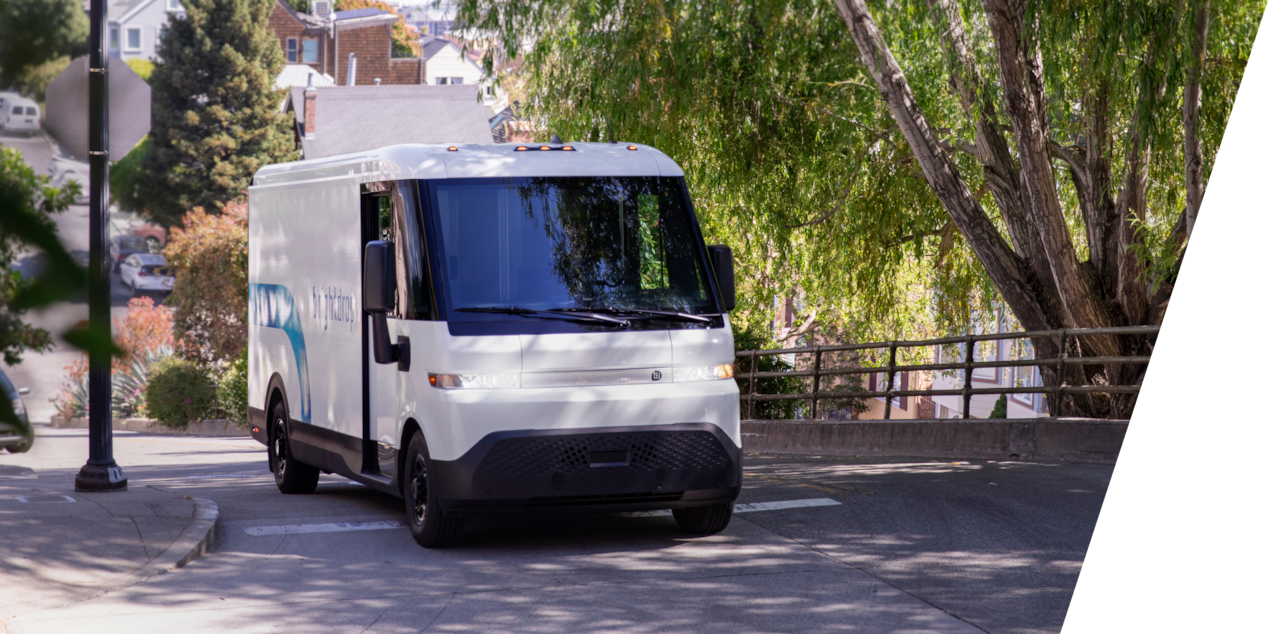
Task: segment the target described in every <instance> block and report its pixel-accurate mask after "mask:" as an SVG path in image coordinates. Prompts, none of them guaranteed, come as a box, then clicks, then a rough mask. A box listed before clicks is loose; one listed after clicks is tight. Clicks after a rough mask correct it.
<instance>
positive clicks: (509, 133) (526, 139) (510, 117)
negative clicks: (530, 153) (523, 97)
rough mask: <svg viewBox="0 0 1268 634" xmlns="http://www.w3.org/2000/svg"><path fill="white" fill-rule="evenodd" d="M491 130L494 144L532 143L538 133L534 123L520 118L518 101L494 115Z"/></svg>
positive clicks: (490, 122)
mask: <svg viewBox="0 0 1268 634" xmlns="http://www.w3.org/2000/svg"><path fill="white" fill-rule="evenodd" d="M489 130H491V131H492V132H493V142H494V143H531V142H532V141H533V138H534V136H535V134H534V133H535V132H537V129H536V126H534V125H533V122H532V121H530V120H528V119H523V118H521V117H520V102H518V101H516V102H515V103H513V104H511V105H509V106H507V107H505V108H503V109H502V110H501V112H498V113H497V114H495V115H493V118H491V119H489Z"/></svg>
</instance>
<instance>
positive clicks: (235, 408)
mask: <svg viewBox="0 0 1268 634" xmlns="http://www.w3.org/2000/svg"><path fill="white" fill-rule="evenodd" d="M216 399H217V400H218V401H219V402H220V409H222V410H224V412H225V418H228V419H229V420H231V421H233V422H234V423H235V424H237V425H239V426H241V427H246V426H247V351H246V350H243V351H242V354H240V355H238V358H237V359H234V361H233V363H230V364H229V367H228V368H227V369H226V370H225V372H224V374H221V375H220V378H219V379H218V380H217V385H216Z"/></svg>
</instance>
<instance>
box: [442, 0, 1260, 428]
mask: <svg viewBox="0 0 1268 634" xmlns="http://www.w3.org/2000/svg"><path fill="white" fill-rule="evenodd" d="M1262 12H1263V2H1262V1H1259V2H1254V3H1240V2H1231V1H1228V0H1169V1H1165V2H1163V1H1151V0H1129V1H1128V2H1115V1H1110V0H1090V1H1089V0H1030V1H1024V0H964V1H963V2H959V1H957V0H906V1H904V0H895V1H893V2H885V3H879V2H873V3H872V6H871V7H869V6H868V5H867V4H865V2H864V0H835V4H830V3H827V2H815V1H812V0H782V1H775V0H730V1H727V0H695V1H692V2H677V1H673V0H668V1H664V2H654V3H653V2H630V1H623V0H585V1H581V0H549V1H545V2H539V3H519V2H515V1H513V0H463V2H462V3H461V5H460V10H459V13H458V16H457V17H458V20H459V21H460V22H464V23H465V24H467V25H469V26H471V27H473V29H474V30H478V31H481V32H485V33H490V34H494V35H495V36H496V37H497V38H498V40H499V41H500V42H501V44H502V47H503V48H502V50H500V51H495V53H496V54H499V55H507V56H512V57H514V56H520V55H522V56H523V58H524V68H525V69H526V70H527V71H528V72H527V75H528V86H527V89H528V91H529V94H530V96H531V99H530V104H529V107H530V108H531V109H532V110H533V114H534V115H535V116H536V117H538V118H539V119H540V120H541V121H543V122H545V123H546V127H547V128H548V129H549V131H550V132H558V133H560V134H561V135H562V136H564V137H565V138H569V139H582V138H586V139H591V140H608V139H619V140H636V141H643V142H647V143H652V144H655V145H657V146H658V147H660V148H661V149H664V150H665V151H666V152H668V153H669V154H670V155H671V156H673V157H674V158H675V159H677V160H679V161H680V162H681V163H682V164H683V167H684V169H685V171H686V173H687V177H688V181H689V184H690V186H691V187H692V190H693V194H694V196H695V197H696V199H697V203H698V207H699V209H700V211H701V216H702V221H703V224H704V227H705V231H706V233H708V234H710V235H709V238H710V239H711V240H720V241H727V242H730V243H732V244H733V246H736V247H737V259H738V266H739V271H740V275H739V277H740V278H741V279H742V280H743V282H742V287H743V288H742V289H741V297H742V298H744V299H742V301H747V303H746V304H743V305H742V311H741V314H740V315H739V317H740V319H741V321H743V320H745V319H747V320H749V321H751V322H762V321H765V320H766V319H768V318H769V313H770V308H771V301H770V300H771V298H772V297H774V296H776V295H789V294H792V293H794V292H795V293H799V294H801V296H802V297H803V299H804V302H805V304H804V308H803V310H802V313H803V315H805V316H806V318H807V320H809V319H810V318H811V317H812V316H813V318H814V319H816V320H818V321H819V322H821V323H824V324H825V325H826V324H833V325H836V326H837V327H838V328H840V329H844V330H847V331H848V332H849V333H850V334H851V335H852V336H855V337H868V336H878V337H883V338H888V337H891V336H901V335H905V334H912V332H911V331H912V330H915V329H919V328H920V327H923V328H927V329H934V330H945V329H950V328H962V327H964V326H965V325H966V324H967V322H968V321H969V320H970V317H971V315H972V314H973V313H974V312H975V311H977V312H979V314H980V313H984V312H987V311H988V310H989V309H990V308H991V304H992V302H993V301H995V300H997V299H998V300H1002V302H1003V303H1005V304H1006V305H1007V306H1008V308H1009V309H1010V310H1011V312H1012V313H1013V314H1014V315H1015V316H1016V318H1017V320H1018V322H1019V323H1020V324H1021V325H1022V327H1023V328H1025V329H1027V330H1047V329H1052V328H1062V327H1066V328H1085V327H1101V326H1119V325H1139V324H1157V323H1160V322H1161V320H1162V318H1163V315H1164V314H1165V311H1166V306H1167V301H1168V299H1169V297H1170V293H1171V282H1172V280H1173V279H1174V275H1175V271H1176V269H1177V267H1178V265H1179V262H1180V261H1181V259H1182V256H1183V249H1184V244H1185V240H1186V237H1187V235H1188V234H1189V232H1191V231H1192V227H1193V221H1194V219H1196V217H1197V213H1198V210H1199V209H1200V205H1201V198H1202V188H1203V186H1204V183H1205V181H1206V178H1207V175H1208V174H1209V171H1210V165H1211V163H1212V162H1213V160H1214V154H1215V151H1216V150H1217V149H1218V144H1219V139H1220V136H1221V135H1222V132H1223V128H1224V123H1225V120H1226V117H1227V114H1228V110H1229V108H1230V106H1231V103H1232V100H1233V97H1234V96H1235V94H1236V89H1237V85H1238V82H1239V81H1240V78H1241V72H1242V68H1243V66H1244V64H1245V60H1246V58H1247V56H1248V53H1249V49H1250V45H1251V40H1252V38H1253V34H1254V32H1255V28H1256V26H1257V24H1258V20H1259V17H1260V15H1261V14H1262ZM486 63H487V64H488V65H489V66H490V67H491V63H492V57H491V56H490V57H489V59H488V60H486ZM1035 343H1036V348H1037V353H1038V354H1039V355H1040V356H1051V355H1054V354H1057V351H1056V349H1055V343H1054V342H1052V341H1049V340H1046V339H1042V338H1041V339H1037V340H1036V342H1035ZM1073 345H1074V348H1075V350H1074V352H1075V353H1076V354H1079V353H1082V354H1092V353H1095V354H1101V355H1111V356H1116V355H1121V354H1132V353H1133V352H1136V351H1138V350H1139V349H1140V348H1141V347H1142V346H1145V345H1148V344H1147V342H1145V341H1142V340H1140V339H1133V338H1125V337H1100V338H1081V339H1079V340H1078V341H1076V342H1074V344H1073ZM1087 372H1088V375H1086V376H1082V377H1074V380H1079V381H1089V382H1101V383H1104V382H1117V383H1132V382H1135V381H1138V380H1139V379H1140V376H1141V375H1140V370H1139V369H1137V368H1135V367H1131V366H1119V367H1110V368H1106V367H1097V368H1087ZM1046 379H1047V380H1048V381H1053V380H1055V377H1053V376H1047V377H1046ZM1129 409H1130V400H1124V401H1120V402H1109V401H1103V402H1097V403H1093V402H1092V401H1090V400H1084V401H1081V402H1077V403H1069V404H1068V405H1067V411H1081V412H1085V413H1097V414H1115V415H1122V414H1123V413H1125V412H1126V411H1128V410H1129Z"/></svg>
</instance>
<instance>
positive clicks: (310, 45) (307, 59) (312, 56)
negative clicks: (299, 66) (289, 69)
mask: <svg viewBox="0 0 1268 634" xmlns="http://www.w3.org/2000/svg"><path fill="white" fill-rule="evenodd" d="M304 63H305V64H316V63H317V40H314V39H305V40H304Z"/></svg>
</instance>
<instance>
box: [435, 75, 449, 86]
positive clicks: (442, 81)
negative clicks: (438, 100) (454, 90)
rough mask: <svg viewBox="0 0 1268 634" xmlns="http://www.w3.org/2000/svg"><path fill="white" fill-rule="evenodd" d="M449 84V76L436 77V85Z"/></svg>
mask: <svg viewBox="0 0 1268 634" xmlns="http://www.w3.org/2000/svg"><path fill="white" fill-rule="evenodd" d="M448 84H449V78H448V77H437V78H436V85H437V86H445V85H448Z"/></svg>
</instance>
